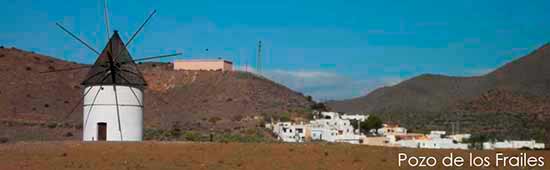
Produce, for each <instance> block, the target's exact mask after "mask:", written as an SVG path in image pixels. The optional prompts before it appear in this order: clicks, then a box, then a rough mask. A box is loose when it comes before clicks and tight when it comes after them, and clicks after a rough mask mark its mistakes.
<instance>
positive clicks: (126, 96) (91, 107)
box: [47, 2, 181, 141]
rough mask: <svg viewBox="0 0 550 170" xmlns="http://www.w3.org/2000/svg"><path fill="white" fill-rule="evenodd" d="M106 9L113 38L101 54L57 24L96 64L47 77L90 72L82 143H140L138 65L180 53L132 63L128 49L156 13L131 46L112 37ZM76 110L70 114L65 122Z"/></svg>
mask: <svg viewBox="0 0 550 170" xmlns="http://www.w3.org/2000/svg"><path fill="white" fill-rule="evenodd" d="M105 4H106V2H105ZM106 6H107V5H105V21H106V27H107V37H110V38H109V41H108V43H107V45H106V47H105V48H104V49H103V51H102V52H101V53H99V52H98V51H97V50H95V49H94V48H92V47H91V46H90V45H89V44H88V43H86V42H84V41H83V40H81V39H80V38H78V37H77V36H76V35H74V34H73V33H71V32H70V31H68V30H67V29H66V28H65V27H63V26H62V25H61V24H57V25H58V26H59V27H60V28H61V29H63V30H64V31H65V32H67V33H68V34H69V35H71V36H72V37H73V38H75V39H76V40H78V41H79V42H81V43H82V44H83V45H85V46H86V47H88V48H89V49H91V50H92V51H94V52H95V53H96V54H97V55H99V56H98V58H97V60H96V61H95V63H94V64H93V65H90V66H84V67H78V68H69V69H61V70H54V71H47V73H49V72H59V71H68V70H75V69H82V68H90V70H89V72H88V75H87V76H86V78H85V80H84V81H83V82H82V85H84V86H85V88H84V95H83V98H82V99H81V101H80V102H83V106H84V107H83V122H82V128H83V129H82V130H83V133H82V140H83V141H141V140H143V89H144V87H145V86H146V85H147V84H146V81H145V79H144V78H143V75H142V74H141V72H140V71H139V70H138V68H137V65H136V63H135V62H136V61H142V60H150V59H155V58H163V57H171V56H176V55H181V53H176V54H171V55H162V56H155V57H146V58H141V59H136V60H134V59H132V57H131V55H130V53H129V52H128V49H127V47H128V45H129V44H130V43H131V42H132V40H133V39H134V38H135V36H136V35H137V34H138V33H139V32H140V31H141V30H142V29H143V27H144V26H145V24H147V22H148V21H149V19H151V17H152V16H153V15H154V14H155V13H156V11H153V13H151V14H150V15H149V17H148V18H147V19H146V20H145V22H144V23H143V24H142V25H141V26H140V27H139V29H138V30H137V31H136V32H135V33H134V34H133V35H132V37H131V38H130V39H129V40H128V42H127V43H124V42H123V41H122V39H121V38H120V35H119V34H118V32H117V31H114V34H113V35H112V36H110V33H109V32H110V31H109V19H108V12H107V7H106ZM80 102H78V104H80ZM75 108H76V107H75ZM75 108H73V109H72V110H71V112H69V114H68V115H67V116H66V118H67V117H68V116H69V115H70V114H71V113H72V112H73V111H74V110H75Z"/></svg>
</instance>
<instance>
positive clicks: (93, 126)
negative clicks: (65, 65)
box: [82, 31, 146, 141]
mask: <svg viewBox="0 0 550 170" xmlns="http://www.w3.org/2000/svg"><path fill="white" fill-rule="evenodd" d="M116 54H119V55H118V56H115V55H116ZM82 85H84V86H85V88H84V91H88V93H86V94H85V95H84V101H83V103H84V109H83V112H84V113H83V115H84V116H83V124H82V125H83V134H82V140H84V141H94V140H99V141H102V140H108V141H119V140H120V141H141V140H142V139H143V87H144V86H146V83H145V80H144V78H143V75H142V74H141V73H140V72H139V70H138V68H137V65H136V64H135V63H134V62H133V59H132V57H131V56H130V54H129V53H128V50H127V49H126V46H125V45H124V43H123V42H122V40H121V39H120V36H119V35H118V32H116V31H115V33H114V34H113V36H112V37H111V39H110V40H109V42H108V43H107V46H106V47H105V49H104V50H103V52H102V53H101V54H100V55H99V57H98V58H97V60H96V62H95V64H94V65H93V66H92V68H91V69H90V71H89V72H88V76H86V79H85V80H84V81H83V82H82Z"/></svg>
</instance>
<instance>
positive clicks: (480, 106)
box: [327, 44, 550, 142]
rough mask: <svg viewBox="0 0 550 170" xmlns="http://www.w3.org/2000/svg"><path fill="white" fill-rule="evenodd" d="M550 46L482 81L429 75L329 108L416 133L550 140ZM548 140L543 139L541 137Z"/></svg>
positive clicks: (329, 103) (486, 76)
mask: <svg viewBox="0 0 550 170" xmlns="http://www.w3.org/2000/svg"><path fill="white" fill-rule="evenodd" d="M549 103H550V44H546V45H544V46H542V47H540V48H539V49H537V50H535V51H533V52H532V53H530V54H528V55H526V56H524V57H521V58H520V59H517V60H515V61H513V62H510V63H508V64H506V65H504V66H502V67H501V68H498V69H496V70H495V71H493V72H491V73H488V74H486V75H483V76H477V77H450V76H443V75H433V74H425V75H421V76H418V77H414V78H412V79H409V80H406V81H403V82H401V83H399V84H397V85H395V86H391V87H384V88H380V89H377V90H375V91H373V92H371V93H369V94H368V95H366V96H363V97H359V98H355V99H350V100H344V101H333V102H328V103H327V104H328V105H329V106H330V107H331V108H333V109H334V110H336V111H343V112H362V113H372V114H377V115H380V116H382V117H384V118H385V119H386V120H390V121H396V122H400V123H402V124H404V125H405V126H407V127H411V128H413V129H419V130H422V129H445V130H450V129H451V127H452V126H456V125H453V124H461V125H460V128H461V130H462V131H463V132H469V133H485V134H491V135H493V136H496V137H497V138H510V139H514V138H531V137H537V138H538V139H539V140H541V139H543V138H546V141H547V142H548V141H550V136H549V135H545V134H549V133H546V132H548V131H550V126H548V125H546V124H548V123H550V104H549ZM541 134H543V135H541Z"/></svg>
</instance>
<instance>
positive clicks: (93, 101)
mask: <svg viewBox="0 0 550 170" xmlns="http://www.w3.org/2000/svg"><path fill="white" fill-rule="evenodd" d="M90 89H92V88H90ZM102 89H103V86H99V89H97V93H96V94H95V96H94V99H93V100H92V105H90V109H88V113H87V114H86V120H84V124H83V125H82V127H83V128H86V125H88V119H89V118H90V114H91V113H92V108H93V107H94V104H95V101H96V99H97V96H99V92H101V90H102Z"/></svg>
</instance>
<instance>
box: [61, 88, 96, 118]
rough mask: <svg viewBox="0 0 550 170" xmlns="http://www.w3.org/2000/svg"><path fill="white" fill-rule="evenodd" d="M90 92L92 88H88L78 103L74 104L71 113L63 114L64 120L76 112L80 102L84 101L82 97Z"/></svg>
mask: <svg viewBox="0 0 550 170" xmlns="http://www.w3.org/2000/svg"><path fill="white" fill-rule="evenodd" d="M90 90H92V88H90V89H88V90H87V91H86V92H84V95H83V96H82V97H81V98H80V99H79V100H78V102H77V103H76V104H75V106H73V108H72V109H71V111H70V112H69V113H67V114H65V116H64V117H63V118H64V119H67V118H69V116H71V114H72V113H73V112H74V111H75V110H76V108H77V107H78V106H80V103H82V101H83V100H84V97H85V96H86V95H87V94H88V93H89V92H90Z"/></svg>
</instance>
